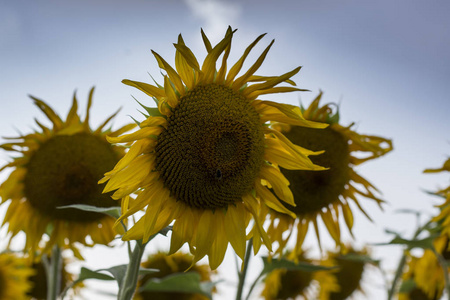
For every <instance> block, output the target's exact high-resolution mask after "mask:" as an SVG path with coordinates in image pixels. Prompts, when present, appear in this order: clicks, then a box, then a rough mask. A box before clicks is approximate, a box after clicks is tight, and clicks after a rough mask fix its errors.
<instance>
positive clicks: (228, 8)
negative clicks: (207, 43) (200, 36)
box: [185, 0, 242, 42]
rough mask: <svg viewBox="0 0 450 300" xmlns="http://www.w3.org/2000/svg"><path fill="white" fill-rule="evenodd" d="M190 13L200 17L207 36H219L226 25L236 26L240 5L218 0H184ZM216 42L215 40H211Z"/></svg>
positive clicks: (223, 31)
mask: <svg viewBox="0 0 450 300" xmlns="http://www.w3.org/2000/svg"><path fill="white" fill-rule="evenodd" d="M185 2H186V4H187V5H188V7H189V8H190V9H191V12H192V14H193V15H194V16H195V17H196V18H198V19H200V20H201V21H202V22H203V24H202V27H203V30H205V32H206V34H207V35H208V37H210V36H211V37H217V38H219V37H221V36H223V34H224V33H225V30H226V28H227V27H228V25H231V26H232V27H233V28H235V27H236V21H237V19H238V17H239V16H240V14H241V10H242V9H241V7H240V6H239V5H238V4H237V3H234V2H229V1H219V0H185ZM212 42H217V41H212Z"/></svg>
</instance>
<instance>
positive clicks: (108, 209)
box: [57, 204, 120, 219]
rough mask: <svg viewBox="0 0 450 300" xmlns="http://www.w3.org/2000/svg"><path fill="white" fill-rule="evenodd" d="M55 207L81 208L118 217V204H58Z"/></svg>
mask: <svg viewBox="0 0 450 300" xmlns="http://www.w3.org/2000/svg"><path fill="white" fill-rule="evenodd" d="M57 208H58V209H66V208H75V209H79V210H83V211H91V212H97V213H102V214H106V215H108V216H111V217H113V218H115V219H118V218H119V217H120V206H113V207H97V206H92V205H85V204H72V205H65V206H58V207H57Z"/></svg>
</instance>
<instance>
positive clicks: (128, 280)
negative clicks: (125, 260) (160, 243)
mask: <svg viewBox="0 0 450 300" xmlns="http://www.w3.org/2000/svg"><path fill="white" fill-rule="evenodd" d="M145 245H146V244H142V240H138V241H136V246H135V247H134V250H133V252H132V253H131V257H130V262H129V264H128V267H127V270H126V272H125V277H124V278H123V281H122V284H121V285H120V287H119V295H118V296H117V300H130V299H131V298H132V297H133V294H134V292H135V290H136V286H137V280H138V275H139V267H140V265H141V259H142V255H143V254H144V249H145Z"/></svg>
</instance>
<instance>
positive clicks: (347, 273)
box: [321, 246, 373, 300]
mask: <svg viewBox="0 0 450 300" xmlns="http://www.w3.org/2000/svg"><path fill="white" fill-rule="evenodd" d="M368 262H373V261H372V260H371V259H370V257H369V255H368V251H367V249H363V250H359V251H357V250H355V249H353V248H352V247H347V246H341V247H340V251H339V252H328V257H327V260H326V261H325V262H324V264H325V265H327V266H337V267H339V269H338V270H337V271H335V272H333V275H334V276H335V278H336V280H337V285H338V286H339V288H338V289H337V291H336V290H335V291H332V292H330V293H329V295H328V298H327V299H330V300H344V299H347V298H348V297H350V295H352V294H353V293H354V292H355V291H356V290H359V291H362V289H361V280H362V277H363V273H364V268H365V266H366V264H367V263H368ZM321 289H322V287H321Z"/></svg>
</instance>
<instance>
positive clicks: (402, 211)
mask: <svg viewBox="0 0 450 300" xmlns="http://www.w3.org/2000/svg"><path fill="white" fill-rule="evenodd" d="M394 213H397V214H413V215H420V214H422V212H421V211H418V210H415V209H409V208H401V209H396V210H394Z"/></svg>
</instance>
